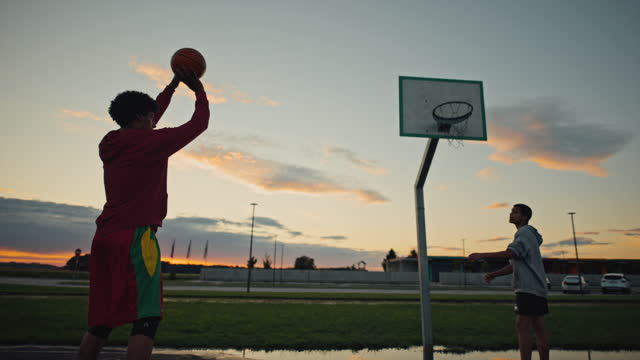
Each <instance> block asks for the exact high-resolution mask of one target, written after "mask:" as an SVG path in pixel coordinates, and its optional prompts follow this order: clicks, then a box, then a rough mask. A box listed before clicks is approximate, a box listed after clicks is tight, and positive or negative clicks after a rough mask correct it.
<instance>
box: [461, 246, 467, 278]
mask: <svg viewBox="0 0 640 360" xmlns="http://www.w3.org/2000/svg"><path fill="white" fill-rule="evenodd" d="M462 257H463V258H464V259H462V277H463V279H464V280H463V283H464V288H465V289H466V288H467V267H466V265H467V259H466V257H467V256H466V254H465V249H464V239H462Z"/></svg>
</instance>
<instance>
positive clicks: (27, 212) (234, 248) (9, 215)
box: [0, 198, 386, 268]
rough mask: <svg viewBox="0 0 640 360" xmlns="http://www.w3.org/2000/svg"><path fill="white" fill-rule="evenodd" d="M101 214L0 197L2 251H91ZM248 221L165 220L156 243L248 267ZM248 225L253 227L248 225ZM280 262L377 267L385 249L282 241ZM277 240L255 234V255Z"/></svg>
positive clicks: (177, 253)
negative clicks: (226, 225)
mask: <svg viewBox="0 0 640 360" xmlns="http://www.w3.org/2000/svg"><path fill="white" fill-rule="evenodd" d="M99 214H100V211H99V210H97V209H94V208H91V207H85V206H74V205H65V204H57V203H50V202H41V201H33V200H18V199H6V198H0V228H1V229H2V232H1V233H0V248H6V249H13V250H20V251H26V252H38V253H50V252H65V251H69V253H70V254H72V253H73V250H75V249H76V248H80V249H82V250H83V251H84V252H89V249H90V248H91V241H92V239H93V234H94V232H95V219H96V217H97V216H98V215H99ZM260 221H261V223H262V224H266V225H265V226H267V225H269V226H272V227H274V228H277V229H281V231H285V232H288V233H290V234H293V235H295V236H301V235H302V233H300V232H297V231H290V230H287V229H286V226H284V225H282V224H281V223H280V222H279V221H277V220H275V219H270V218H266V217H261V218H260ZM223 223H234V224H241V225H243V227H241V228H239V229H237V231H239V232H236V231H232V230H229V231H226V230H225V229H224V228H221V227H220V226H217V225H220V224H223ZM244 224H245V223H242V222H240V223H238V222H233V221H229V220H225V219H211V218H204V217H178V218H175V219H165V221H164V224H163V227H162V228H160V229H159V231H158V241H159V243H160V248H161V252H162V254H164V255H165V256H167V255H168V254H169V253H170V251H171V244H172V242H173V241H174V239H175V242H176V246H175V253H174V256H176V257H184V256H186V252H187V246H188V244H189V242H190V241H191V243H192V244H191V257H190V258H191V259H192V260H193V261H199V260H201V259H202V257H203V251H204V247H205V244H206V242H207V241H209V248H208V261H209V262H212V261H213V262H215V261H216V259H224V261H225V262H226V263H238V264H244V263H246V259H247V258H248V254H249V242H250V235H249V234H248V232H247V231H246V230H247V228H246V227H245V226H244ZM249 225H250V224H249ZM333 236H335V235H328V236H325V237H333ZM278 240H279V241H278V247H279V248H278V253H279V255H278V259H280V251H281V247H282V246H284V260H285V266H287V267H291V266H293V263H294V261H295V258H296V257H299V256H302V255H307V256H310V257H313V258H314V259H315V263H316V265H317V266H319V267H340V266H351V265H353V264H356V263H358V262H359V261H365V262H367V263H368V264H369V265H370V266H369V267H370V268H371V267H379V263H380V261H381V260H380V259H382V258H384V256H385V254H386V253H385V252H384V251H365V250H360V249H350V248H340V247H334V246H327V245H314V244H301V243H294V242H290V241H291V239H283V238H279V239H278ZM273 244H274V242H273V236H272V235H262V234H258V233H256V234H254V237H253V253H254V254H265V253H268V254H271V253H272V252H273Z"/></svg>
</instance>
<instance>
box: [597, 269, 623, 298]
mask: <svg viewBox="0 0 640 360" xmlns="http://www.w3.org/2000/svg"><path fill="white" fill-rule="evenodd" d="M600 289H601V290H602V293H603V294H606V293H608V292H612V291H621V292H623V293H627V294H631V281H629V279H627V278H626V277H625V276H624V274H619V273H609V274H604V275H603V276H602V279H600Z"/></svg>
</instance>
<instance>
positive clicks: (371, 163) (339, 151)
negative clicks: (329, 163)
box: [323, 146, 387, 175]
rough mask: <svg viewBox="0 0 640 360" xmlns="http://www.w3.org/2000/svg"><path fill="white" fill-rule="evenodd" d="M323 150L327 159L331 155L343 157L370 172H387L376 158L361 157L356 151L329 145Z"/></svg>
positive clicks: (379, 173)
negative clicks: (378, 164)
mask: <svg viewBox="0 0 640 360" xmlns="http://www.w3.org/2000/svg"><path fill="white" fill-rule="evenodd" d="M323 152H324V157H325V158H326V159H328V158H329V157H331V156H338V157H341V158H343V159H345V160H346V161H348V162H350V163H351V164H353V165H354V166H355V167H357V168H359V169H362V170H364V171H366V172H368V173H370V174H374V175H382V174H385V173H386V172H387V169H385V168H383V167H379V166H377V162H376V161H375V160H365V159H361V158H359V157H358V155H357V154H356V153H354V152H353V151H351V150H349V149H345V148H341V147H336V146H329V147H325V148H324V150H323Z"/></svg>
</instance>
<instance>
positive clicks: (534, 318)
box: [469, 204, 549, 360]
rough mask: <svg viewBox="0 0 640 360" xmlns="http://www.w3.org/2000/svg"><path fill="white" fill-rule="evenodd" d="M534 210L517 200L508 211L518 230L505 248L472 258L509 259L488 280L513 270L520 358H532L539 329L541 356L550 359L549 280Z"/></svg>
mask: <svg viewBox="0 0 640 360" xmlns="http://www.w3.org/2000/svg"><path fill="white" fill-rule="evenodd" d="M532 215H533V212H532V211H531V208H530V207H528V206H527V205H524V204H516V205H514V206H513V208H512V209H511V214H509V222H510V223H512V224H514V225H515V226H516V228H517V229H518V231H516V234H515V236H514V240H513V242H512V243H511V244H509V245H508V246H507V249H506V250H504V251H498V252H492V253H473V254H471V255H469V260H470V261H476V260H480V259H486V258H492V259H509V265H507V266H505V267H504V268H502V269H500V270H498V271H494V272H490V273H488V274H485V276H484V278H485V281H486V282H487V283H489V282H491V281H492V280H493V279H495V278H496V277H498V276H503V275H508V274H511V273H513V280H512V283H511V285H512V287H513V290H514V292H515V293H516V306H515V311H516V329H517V330H518V343H519V345H520V359H521V360H530V359H531V334H530V329H531V327H533V330H534V331H535V333H536V345H537V348H538V354H539V355H540V359H541V360H547V359H549V332H548V331H547V329H546V326H545V324H544V315H545V314H548V313H549V308H548V306H547V284H546V280H545V279H546V276H545V273H544V266H543V264H542V256H541V255H540V245H541V244H542V236H541V235H540V234H539V233H538V230H536V228H534V227H533V226H531V225H529V220H530V219H531V216H532Z"/></svg>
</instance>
